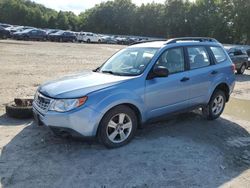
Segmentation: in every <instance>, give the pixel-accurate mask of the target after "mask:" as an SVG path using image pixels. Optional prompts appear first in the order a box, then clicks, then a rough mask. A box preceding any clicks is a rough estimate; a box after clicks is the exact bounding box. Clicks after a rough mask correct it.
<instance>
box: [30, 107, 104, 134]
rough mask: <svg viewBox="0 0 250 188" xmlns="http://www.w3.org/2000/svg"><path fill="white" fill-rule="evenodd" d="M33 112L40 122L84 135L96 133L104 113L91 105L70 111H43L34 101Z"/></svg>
mask: <svg viewBox="0 0 250 188" xmlns="http://www.w3.org/2000/svg"><path fill="white" fill-rule="evenodd" d="M33 113H34V116H35V117H36V119H37V120H38V122H40V123H42V124H44V125H46V126H48V127H54V128H65V129H71V130H74V131H76V132H77V133H79V134H80V135H82V136H84V137H92V136H95V135H96V132H97V128H98V125H99V122H100V120H101V118H102V116H103V115H102V114H101V113H99V112H96V111H95V110H93V109H91V108H89V107H81V108H79V109H75V110H72V111H69V112H63V113H60V112H54V111H47V112H45V113H41V112H40V111H39V110H38V108H37V106H36V104H34V103H33Z"/></svg>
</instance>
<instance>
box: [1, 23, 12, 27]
mask: <svg viewBox="0 0 250 188" xmlns="http://www.w3.org/2000/svg"><path fill="white" fill-rule="evenodd" d="M0 26H2V27H3V28H7V27H11V26H12V25H10V24H5V23H0Z"/></svg>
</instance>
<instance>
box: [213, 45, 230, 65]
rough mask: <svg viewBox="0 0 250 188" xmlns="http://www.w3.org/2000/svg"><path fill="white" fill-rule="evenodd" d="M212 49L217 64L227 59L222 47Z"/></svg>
mask: <svg viewBox="0 0 250 188" xmlns="http://www.w3.org/2000/svg"><path fill="white" fill-rule="evenodd" d="M210 49H211V50H212V52H213V54H214V57H215V59H216V61H217V63H221V62H223V61H225V60H226V59H227V57H226V55H225V53H224V51H223V50H222V48H221V47H210Z"/></svg>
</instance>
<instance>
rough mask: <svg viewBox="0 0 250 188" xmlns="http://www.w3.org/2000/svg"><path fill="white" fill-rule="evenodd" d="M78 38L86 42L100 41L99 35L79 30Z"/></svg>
mask: <svg viewBox="0 0 250 188" xmlns="http://www.w3.org/2000/svg"><path fill="white" fill-rule="evenodd" d="M79 40H80V41H83V42H87V43H96V42H98V43H101V42H102V40H101V37H100V36H99V35H98V34H95V33H91V32H81V33H80V34H79Z"/></svg>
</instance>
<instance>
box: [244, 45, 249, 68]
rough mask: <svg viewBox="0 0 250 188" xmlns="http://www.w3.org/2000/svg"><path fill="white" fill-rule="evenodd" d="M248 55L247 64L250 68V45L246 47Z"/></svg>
mask: <svg viewBox="0 0 250 188" xmlns="http://www.w3.org/2000/svg"><path fill="white" fill-rule="evenodd" d="M245 50H246V52H247V55H248V64H247V68H248V69H249V68H250V46H248V47H246V48H245Z"/></svg>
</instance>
